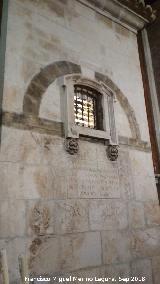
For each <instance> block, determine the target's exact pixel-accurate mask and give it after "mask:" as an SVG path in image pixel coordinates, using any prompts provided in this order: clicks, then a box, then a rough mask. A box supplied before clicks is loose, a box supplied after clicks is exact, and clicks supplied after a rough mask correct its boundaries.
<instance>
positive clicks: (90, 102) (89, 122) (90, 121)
mask: <svg viewBox="0 0 160 284" xmlns="http://www.w3.org/2000/svg"><path fill="white" fill-rule="evenodd" d="M74 114H75V123H76V124H77V125H79V126H84V127H89V128H94V129H97V94H96V93H95V92H94V90H92V89H91V88H88V87H86V86H80V85H75V90H74Z"/></svg>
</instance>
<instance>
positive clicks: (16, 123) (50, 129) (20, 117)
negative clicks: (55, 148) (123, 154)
mask: <svg viewBox="0 0 160 284" xmlns="http://www.w3.org/2000/svg"><path fill="white" fill-rule="evenodd" d="M1 121H2V125H3V126H5V127H12V128H15V129H19V130H27V131H32V132H35V133H40V134H44V135H52V136H54V135H57V136H59V137H64V130H63V128H64V126H63V123H62V122H56V121H51V120H47V119H44V118H36V117H33V116H32V115H24V114H21V113H14V112H7V111H3V113H2V117H1ZM81 139H82V138H81ZM83 139H85V140H87V141H91V142H94V141H96V142H97V140H96V139H93V138H83ZM118 141H119V145H122V146H127V147H131V148H134V149H137V150H139V151H143V152H151V147H150V144H149V143H148V142H146V141H143V140H137V139H133V138H128V137H122V136H119V137H118Z"/></svg>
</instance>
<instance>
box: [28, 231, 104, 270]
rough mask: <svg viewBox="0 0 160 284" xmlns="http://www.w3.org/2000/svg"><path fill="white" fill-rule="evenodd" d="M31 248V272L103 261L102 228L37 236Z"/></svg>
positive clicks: (97, 264)
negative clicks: (84, 231)
mask: <svg viewBox="0 0 160 284" xmlns="http://www.w3.org/2000/svg"><path fill="white" fill-rule="evenodd" d="M29 251H30V267H31V272H32V273H33V274H34V273H36V274H39V275H40V274H42V275H43V274H44V272H45V274H53V273H54V272H57V274H62V273H63V272H68V271H74V270H78V269H80V268H88V267H94V266H100V265H101V263H102V260H101V239H100V233H98V232H89V233H80V234H73V235H71V234H70V235H66V236H60V237H40V238H35V239H33V240H32V241H31V242H30V244H29Z"/></svg>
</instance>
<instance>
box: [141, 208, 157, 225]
mask: <svg viewBox="0 0 160 284" xmlns="http://www.w3.org/2000/svg"><path fill="white" fill-rule="evenodd" d="M144 210H145V217H146V222H147V225H148V226H154V225H155V226H156V225H160V207H159V204H158V202H146V203H145V204H144Z"/></svg>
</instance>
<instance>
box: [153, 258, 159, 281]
mask: <svg viewBox="0 0 160 284" xmlns="http://www.w3.org/2000/svg"><path fill="white" fill-rule="evenodd" d="M159 267H160V256H155V257H153V258H152V271H153V278H154V283H155V284H159V282H160V269H159Z"/></svg>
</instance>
